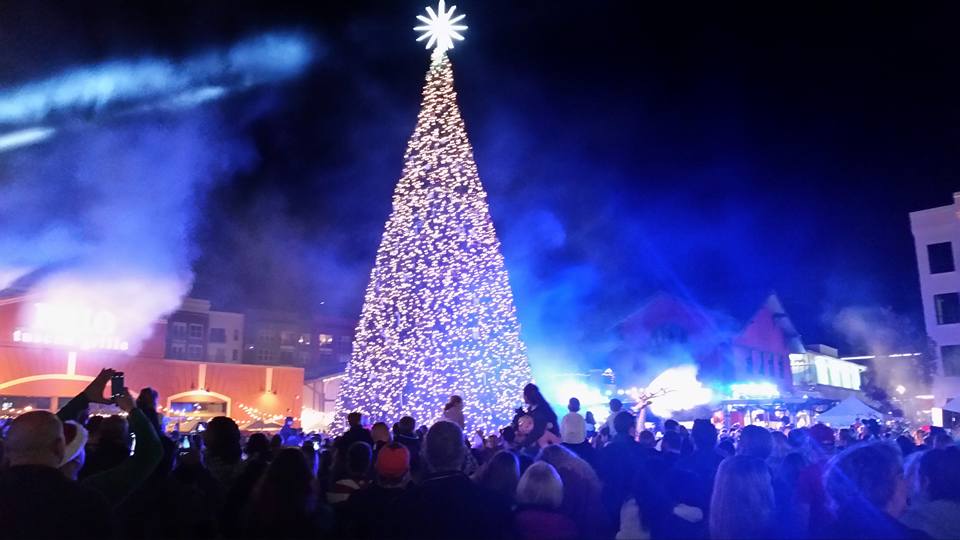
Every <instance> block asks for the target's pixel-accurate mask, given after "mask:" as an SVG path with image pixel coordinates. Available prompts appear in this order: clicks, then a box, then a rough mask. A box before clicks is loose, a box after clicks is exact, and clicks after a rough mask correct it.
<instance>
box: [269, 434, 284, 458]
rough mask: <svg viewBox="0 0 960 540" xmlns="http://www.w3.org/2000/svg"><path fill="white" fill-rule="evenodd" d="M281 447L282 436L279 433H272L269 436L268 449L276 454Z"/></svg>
mask: <svg viewBox="0 0 960 540" xmlns="http://www.w3.org/2000/svg"><path fill="white" fill-rule="evenodd" d="M281 448H283V437H281V436H280V435H279V434H276V435H273V436H271V437H270V450H271V451H272V452H273V453H274V454H276V453H277V452H279V451H280V449H281Z"/></svg>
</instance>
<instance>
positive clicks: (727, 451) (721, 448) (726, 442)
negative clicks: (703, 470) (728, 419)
mask: <svg viewBox="0 0 960 540" xmlns="http://www.w3.org/2000/svg"><path fill="white" fill-rule="evenodd" d="M717 452H720V455H721V456H723V457H725V458H728V457H731V456H733V455H734V454H736V453H737V449H736V448H735V447H734V446H733V441H732V440H731V439H730V438H729V437H727V438H724V439H723V440H722V441H720V442H718V443H717Z"/></svg>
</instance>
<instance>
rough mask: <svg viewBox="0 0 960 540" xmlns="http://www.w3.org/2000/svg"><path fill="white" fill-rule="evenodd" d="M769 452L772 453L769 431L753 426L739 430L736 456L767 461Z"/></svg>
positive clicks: (771, 438)
mask: <svg viewBox="0 0 960 540" xmlns="http://www.w3.org/2000/svg"><path fill="white" fill-rule="evenodd" d="M771 452H773V436H772V435H770V431H769V430H767V429H766V428H762V427H760V426H754V425H749V426H744V428H743V429H742V430H740V441H739V442H738V443H737V455H739V456H752V457H755V458H759V459H767V458H768V457H770V454H771Z"/></svg>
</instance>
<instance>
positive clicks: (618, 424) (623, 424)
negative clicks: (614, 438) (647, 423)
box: [613, 411, 637, 435]
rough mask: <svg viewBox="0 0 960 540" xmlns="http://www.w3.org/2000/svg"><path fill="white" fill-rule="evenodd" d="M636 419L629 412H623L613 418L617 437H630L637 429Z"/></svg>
mask: <svg viewBox="0 0 960 540" xmlns="http://www.w3.org/2000/svg"><path fill="white" fill-rule="evenodd" d="M636 423H637V420H636V418H635V417H634V416H633V415H632V414H630V413H628V412H627V411H621V412H619V413H617V415H616V416H614V417H613V429H614V430H616V432H617V435H630V434H631V432H632V431H633V430H635V429H636Z"/></svg>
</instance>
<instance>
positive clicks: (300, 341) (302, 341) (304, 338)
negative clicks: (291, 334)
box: [297, 334, 310, 345]
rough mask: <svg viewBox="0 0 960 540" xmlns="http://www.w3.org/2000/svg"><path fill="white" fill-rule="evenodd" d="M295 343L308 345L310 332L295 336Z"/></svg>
mask: <svg viewBox="0 0 960 540" xmlns="http://www.w3.org/2000/svg"><path fill="white" fill-rule="evenodd" d="M297 343H298V344H300V345H309V344H310V334H300V337H299V338H297Z"/></svg>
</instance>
